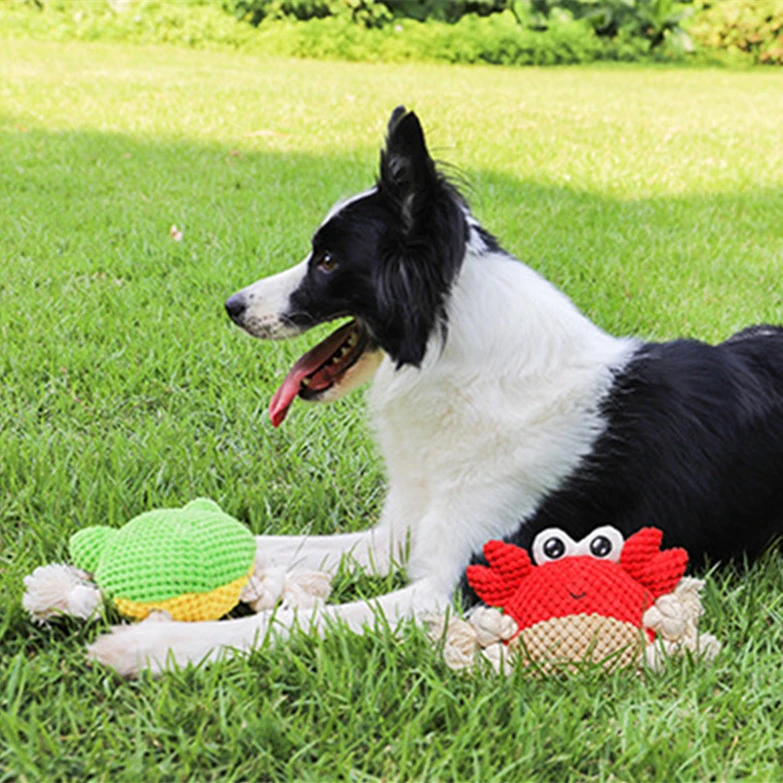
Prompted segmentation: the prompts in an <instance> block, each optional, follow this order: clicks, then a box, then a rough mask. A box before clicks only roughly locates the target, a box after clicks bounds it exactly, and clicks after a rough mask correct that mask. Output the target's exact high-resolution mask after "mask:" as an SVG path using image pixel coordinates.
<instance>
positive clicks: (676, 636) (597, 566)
mask: <svg viewBox="0 0 783 783" xmlns="http://www.w3.org/2000/svg"><path fill="white" fill-rule="evenodd" d="M662 538H663V534H662V533H661V531H660V530H658V529H656V528H643V529H642V530H640V531H638V532H637V533H635V534H633V535H632V536H630V537H629V538H628V540H626V541H624V540H623V537H622V535H621V534H620V532H619V531H618V530H616V529H615V528H613V527H610V526H604V527H601V528H598V529H597V530H594V531H593V532H592V533H591V534H590V535H589V536H587V537H586V538H584V539H582V540H581V541H578V542H575V541H573V540H572V539H571V538H570V537H569V536H568V534H567V533H565V532H563V531H562V530H559V529H558V528H549V529H547V530H544V531H543V532H541V533H539V535H538V536H536V538H535V540H534V541H533V546H532V553H533V558H534V560H535V565H534V564H533V562H532V561H531V559H530V557H529V556H528V553H527V552H526V551H525V550H523V549H520V548H518V547H516V546H513V545H512V544H506V543H504V542H502V541H490V542H489V543H487V544H486V545H485V547H484V556H485V558H486V560H487V562H488V564H489V565H488V566H483V565H473V566H469V567H468V569H467V579H468V583H469V584H470V586H471V587H472V588H473V589H474V590H475V592H476V594H477V595H478V597H479V598H480V599H481V600H482V601H484V603H485V604H486V606H485V607H480V608H477V609H476V610H475V611H474V612H473V614H472V615H471V616H470V618H469V619H468V620H467V621H465V620H461V619H456V618H455V619H451V620H449V621H447V620H446V619H445V618H436V619H435V620H434V622H433V623H432V625H431V633H432V634H433V636H435V637H436V638H443V639H444V656H445V660H446V663H447V664H448V665H449V666H450V667H451V668H452V669H465V668H468V667H470V666H473V665H474V661H475V659H476V657H477V655H478V656H482V657H484V658H485V659H487V660H488V661H489V662H490V663H491V664H492V666H493V668H494V669H495V671H497V672H504V673H509V672H510V671H511V670H512V669H513V665H511V664H512V663H513V661H515V660H517V659H519V660H520V661H521V663H522V665H523V666H531V665H532V666H534V667H535V668H537V669H538V670H539V671H541V672H542V673H549V672H552V671H554V670H562V669H564V668H565V669H573V668H575V667H576V666H577V665H578V664H579V663H584V662H592V663H598V664H601V665H603V666H604V667H605V668H614V667H626V666H631V665H640V664H641V663H642V662H643V661H644V662H646V663H647V665H648V666H650V667H651V668H660V666H661V665H662V663H663V661H664V660H665V659H666V658H667V657H668V656H671V655H676V654H681V653H682V652H684V651H685V650H688V651H690V652H692V653H695V654H697V655H700V656H701V657H703V658H705V659H707V660H710V659H712V658H713V657H714V656H715V655H716V654H717V652H718V651H719V650H720V643H719V642H718V640H717V639H716V638H715V637H714V636H712V635H710V634H700V633H699V632H698V620H699V617H700V616H701V615H702V613H703V609H702V606H701V600H700V597H699V593H700V591H701V589H702V587H703V586H704V582H703V581H702V580H699V579H692V578H688V577H686V578H683V575H684V573H685V568H686V566H687V563H688V555H687V553H686V552H685V550H684V549H666V550H663V551H661V548H660V545H661V541H662ZM500 610H502V612H501V611H500Z"/></svg>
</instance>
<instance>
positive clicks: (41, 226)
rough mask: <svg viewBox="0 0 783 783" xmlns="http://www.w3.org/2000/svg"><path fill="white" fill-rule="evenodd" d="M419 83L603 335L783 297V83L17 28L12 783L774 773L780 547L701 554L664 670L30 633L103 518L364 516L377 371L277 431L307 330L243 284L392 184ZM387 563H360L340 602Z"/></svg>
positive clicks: (452, 147) (370, 648) (10, 110)
mask: <svg viewBox="0 0 783 783" xmlns="http://www.w3.org/2000/svg"><path fill="white" fill-rule="evenodd" d="M401 102H405V103H406V104H407V105H408V106H410V107H411V108H414V109H415V110H416V111H417V112H418V113H419V114H420V116H421V118H422V120H423V122H424V123H425V126H426V128H427V129H428V131H429V140H430V144H431V147H432V149H433V151H434V153H435V154H436V155H437V156H438V157H440V158H442V159H444V160H448V161H450V162H452V163H454V164H456V165H457V166H458V167H459V168H460V169H461V171H462V172H463V174H464V175H465V176H466V177H467V179H468V180H469V181H470V182H471V183H472V185H473V187H474V192H473V194H472V201H473V203H474V207H475V211H476V212H477V214H478V215H479V217H480V218H481V219H482V220H483V221H484V222H485V224H486V225H487V227H488V228H489V229H490V230H492V231H493V232H495V233H496V234H498V235H499V236H500V237H501V239H502V240H503V242H504V244H505V245H506V247H508V249H510V250H511V251H513V252H514V253H516V254H517V255H518V256H519V257H520V258H522V259H523V260H525V261H526V262H527V263H529V264H531V265H532V266H534V267H535V268H536V269H539V270H540V271H541V272H542V273H544V274H545V275H546V276H548V277H549V278H550V279H552V280H553V281H554V282H555V283H557V284H558V285H560V286H561V287H563V288H564V289H565V290H566V291H567V292H568V293H569V294H570V295H571V296H572V297H573V298H574V300H575V301H576V302H577V303H578V304H579V306H580V307H582V308H583V309H584V310H585V311H586V312H588V313H589V314H590V315H591V316H592V317H593V318H594V319H596V320H597V321H598V322H599V323H600V324H601V325H603V326H604V327H605V328H607V329H609V330H611V331H615V332H621V333H634V334H638V335H642V336H646V337H652V338H656V339H665V338H668V337H673V336H675V335H680V334H687V335H692V336H696V337H701V338H705V339H709V340H715V339H719V338H722V337H725V336H726V335H728V334H729V333H730V332H732V331H733V330H736V329H738V328H740V327H741V326H743V325H746V324H748V323H751V322H754V321H761V320H768V321H774V322H783V283H781V272H783V217H782V216H783V73H780V72H774V71H752V72H743V73H734V72H730V71H723V70H695V69H694V70H678V69H668V68H610V67H605V68H584V69H550V70H537V69H517V70H506V69H500V68H492V69H489V68H480V67H473V68H455V67H436V66H414V65H409V66H383V65H372V66H368V65H351V64H341V63H328V64H324V63H318V62H305V61H280V60H258V59H254V58H251V57H247V56H240V55H235V54H231V53H228V52H224V53H205V52H193V51H184V50H177V49H174V48H133V47H123V46H119V45H117V46H108V45H101V46H99V45H86V44H71V45H68V44H44V43H35V44H33V43H27V42H22V41H13V42H11V41H3V42H2V49H1V50H0V373H1V374H2V385H0V588H1V589H2V594H3V596H4V607H5V611H4V612H3V613H2V614H1V615H0V780H17V779H25V780H31V781H36V780H83V779H106V780H133V781H138V780H144V781H147V780H158V779H164V780H171V779H199V780H200V779H216V780H221V781H224V780H247V779H259V780H265V779H349V778H350V779H352V780H375V779H384V780H411V779H417V780H436V779H439V780H448V779H458V780H481V781H487V780H509V781H520V780H528V779H546V780H554V781H561V780H566V779H574V780H592V779H599V780H607V779H609V780H629V781H636V780H645V779H659V780H705V779H719V780H725V779H737V778H741V777H747V778H751V779H755V780H772V779H780V778H781V777H783V739H782V738H783V709H781V683H782V682H783V656H782V655H781V648H783V628H782V626H781V624H782V621H783V616H782V615H783V600H782V598H781V596H783V573H782V572H781V568H780V563H779V557H778V556H777V555H775V554H770V555H768V556H767V557H766V558H764V560H763V561H762V562H761V563H760V564H758V565H756V566H754V567H753V568H750V569H749V570H747V571H739V570H732V571H723V572H719V573H717V574H714V575H712V576H711V577H710V584H709V589H708V592H707V596H706V603H707V610H708V614H707V617H706V618H705V622H704V627H705V628H706V629H708V630H710V631H712V632H713V633H715V634H717V636H718V637H719V638H720V639H721V640H722V641H723V642H724V644H725V648H726V649H725V651H724V653H723V654H722V655H721V656H720V657H719V658H718V660H717V661H716V662H715V663H714V665H712V666H710V667H703V666H700V665H698V664H695V663H693V662H689V661H684V662H677V663H674V664H672V665H671V666H670V667H669V668H668V669H667V670H666V671H665V672H663V673H662V674H660V675H655V676H651V677H647V678H645V679H639V678H636V677H633V676H630V675H627V674H613V675H606V676H599V675H595V674H586V675H583V676H578V677H573V678H571V679H568V680H557V679H554V680H549V681H544V682H536V681H531V680H527V679H525V678H524V677H523V676H522V675H521V674H520V675H515V676H514V677H513V678H512V679H511V680H510V682H508V683H507V682H505V681H503V682H500V681H498V680H496V679H495V678H494V677H493V676H491V675H488V674H486V673H483V674H482V673H478V674H476V675H474V676H472V677H464V676H460V675H456V674H454V673H452V672H451V671H449V670H448V669H447V668H446V667H445V665H444V664H443V663H442V662H441V661H440V660H439V659H438V656H437V654H436V653H435V652H434V651H433V650H432V649H431V647H430V646H429V644H428V642H427V640H426V638H425V636H424V634H423V633H422V632H421V631H419V630H418V629H416V628H413V627H406V628H405V629H404V630H403V632H402V634H401V635H400V636H394V635H393V634H392V632H391V630H389V629H386V630H381V631H379V632H378V633H377V634H376V635H368V636H365V637H363V638H361V637H355V636H352V635H351V634H349V633H347V632H335V633H333V634H331V635H329V636H328V637H327V638H326V639H325V640H313V639H309V638H297V639H295V640H293V641H292V642H290V643H287V644H285V645H284V646H282V647H281V648H280V649H277V650H269V649H265V650H260V651H257V652H256V653H254V654H253V655H252V656H250V657H249V658H247V659H239V660H233V661H230V662H227V663H225V664H222V665H220V666H213V667H211V668H208V669H203V670H187V671H184V672H179V673H176V674H172V675H167V676H165V677H163V678H162V679H160V680H158V681H154V680H152V679H149V678H142V679H141V680H140V681H136V682H124V681H121V680H118V679H117V678H116V677H115V676H113V675H112V673H111V672H109V671H106V670H103V669H101V668H91V667H88V666H87V664H86V663H85V660H84V657H83V649H84V645H85V643H86V642H88V641H90V640H91V639H93V638H94V637H95V636H96V635H97V634H98V633H99V632H100V631H101V630H105V625H103V624H100V623H95V624H93V625H91V626H88V627H86V628H85V627H83V626H80V625H78V624H76V623H74V624H69V625H64V626H60V627H58V628H55V629H48V630H47V629H44V630H42V629H39V628H37V627H34V626H32V625H31V624H30V623H29V622H27V620H26V618H25V615H24V613H23V612H22V609H21V606H20V599H21V594H22V578H23V577H24V575H25V574H27V573H29V572H30V571H31V570H32V569H33V568H34V567H35V566H37V565H40V564H42V563H46V562H50V561H53V560H59V559H63V558H64V557H65V545H66V542H67V538H68V536H69V535H70V534H71V533H73V532H74V531H75V530H77V529H79V528H80V527H82V526H85V525H88V524H101V523H107V524H112V525H120V524H122V523H123V522H124V521H127V520H128V519H130V518H131V517H132V516H133V515H135V514H137V513H140V512H142V511H144V510H146V509H148V508H150V507H152V506H160V505H166V504H177V505H179V504H182V503H184V502H186V501H187V500H189V499H191V498H193V497H195V496H198V495H208V496H211V497H213V498H215V499H216V500H218V501H219V502H221V503H222V504H223V506H224V508H225V509H226V510H227V511H229V512H231V513H232V514H234V515H236V516H237V517H239V518H240V519H242V520H244V521H246V522H247V523H248V524H249V525H250V526H251V528H252V529H253V530H254V531H255V532H265V531H270V532H271V531H274V532H289V531H293V530H302V529H303V528H308V529H311V530H312V531H314V532H319V533H323V532H332V531H340V530H354V529H357V528H359V527H362V526H364V525H367V524H369V523H371V522H372V521H373V520H375V519H376V517H377V515H378V511H379V508H380V505H381V502H382V498H383V492H384V479H383V474H382V466H381V464H380V462H379V457H378V454H377V451H376V450H375V448H374V446H373V444H372V441H371V439H370V438H369V436H368V434H367V429H366V427H365V425H364V423H363V413H364V403H363V398H362V395H361V394H356V395H354V396H353V397H352V398H350V399H347V400H342V401H340V402H339V403H337V404H336V405H334V406H332V407H328V408H327V407H324V408H315V407H307V406H304V405H301V404H299V405H296V406H295V409H294V410H293V411H292V414H291V416H290V417H289V419H288V420H287V421H286V423H285V425H284V426H283V427H282V428H281V429H280V430H273V429H272V427H271V426H270V425H269V423H268V422H267V420H266V414H265V410H266V405H267V402H268V400H269V397H270V395H271V393H272V391H273V389H274V387H275V385H276V383H278V382H279V380H280V379H281V378H282V376H283V374H284V372H285V371H286V369H287V367H288V366H289V365H290V363H291V362H292V360H293V359H294V357H295V356H296V355H298V354H299V353H301V352H302V350H303V346H310V345H312V344H313V343H314V341H315V339H316V338H315V337H314V336H312V335H310V336H307V337H305V338H303V339H302V340H299V341H297V342H296V344H292V345H286V344H262V343H259V342H255V341H253V340H251V339H250V338H249V337H247V336H246V335H244V334H243V333H241V332H240V331H239V330H238V329H236V328H234V327H232V326H231V325H230V323H229V322H228V319H227V318H226V317H225V315H224V313H223V311H222V303H223V300H224V299H225V297H226V296H227V295H229V294H230V293H232V292H233V291H235V290H236V289H238V288H240V287H242V286H243V285H246V284H247V283H249V282H252V281H253V280H255V279H257V278H258V277H260V276H262V275H264V274H268V273H270V272H273V271H276V270H279V269H282V268H284V267H285V266H287V265H289V264H291V263H292V262H294V261H297V260H299V259H300V258H301V257H302V256H303V255H304V253H305V252H306V251H307V248H308V242H309V238H310V234H311V231H312V229H313V228H314V227H315V226H316V225H317V224H318V222H319V221H320V219H321V217H322V216H323V213H324V211H325V210H326V209H327V208H328V207H329V206H330V205H331V203H332V202H333V201H334V200H335V199H337V198H338V197H340V196H344V195H349V194H351V193H352V192H355V191H356V190H358V189H360V188H363V187H366V186H367V185H368V184H369V183H371V182H372V179H373V176H374V170H375V165H376V161H377V151H378V147H379V144H380V140H381V137H382V134H383V131H384V127H385V121H386V119H387V116H388V113H389V111H390V110H391V108H392V107H393V106H395V105H396V104H398V103H401ZM172 224H176V225H177V226H178V227H180V228H181V229H182V230H183V231H184V239H183V241H182V242H180V243H176V242H173V241H172V240H171V239H170V237H169V229H170V227H171V225H172ZM394 579H395V580H396V581H399V579H400V576H399V575H397V577H395V578H394ZM387 581H390V580H387ZM387 586H388V585H387V584H386V582H381V580H371V579H366V578H362V579H359V578H356V577H352V576H350V575H348V574H345V575H343V576H342V577H341V578H340V579H339V580H338V585H337V591H336V597H337V598H338V599H339V598H345V597H347V596H354V595H357V594H371V593H373V592H375V593H377V592H380V591H382V590H385V589H386V588H387Z"/></svg>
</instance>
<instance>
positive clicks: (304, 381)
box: [300, 378, 310, 389]
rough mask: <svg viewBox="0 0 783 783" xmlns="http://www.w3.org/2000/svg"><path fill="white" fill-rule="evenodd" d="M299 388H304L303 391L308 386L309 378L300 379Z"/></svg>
mask: <svg viewBox="0 0 783 783" xmlns="http://www.w3.org/2000/svg"><path fill="white" fill-rule="evenodd" d="M300 385H301V386H304V387H305V389H306V388H307V387H308V386H309V385H310V379H309V378H302V380H301V382H300Z"/></svg>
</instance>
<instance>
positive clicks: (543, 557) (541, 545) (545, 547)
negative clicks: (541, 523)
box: [532, 527, 576, 565]
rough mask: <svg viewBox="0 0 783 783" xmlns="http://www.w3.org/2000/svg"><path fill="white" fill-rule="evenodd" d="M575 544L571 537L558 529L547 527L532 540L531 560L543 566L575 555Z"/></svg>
mask: <svg viewBox="0 0 783 783" xmlns="http://www.w3.org/2000/svg"><path fill="white" fill-rule="evenodd" d="M575 548H576V544H575V543H574V540H573V539H572V538H571V536H569V535H568V533H566V532H565V531H563V530H560V528H558V527H548V528H547V529H546V530H542V531H541V532H540V533H539V534H538V535H537V536H536V537H535V538H534V539H533V547H532V552H533V560H534V561H535V563H536V565H544V563H551V562H553V561H555V560H562V559H563V558H564V557H569V556H570V555H573V554H575Z"/></svg>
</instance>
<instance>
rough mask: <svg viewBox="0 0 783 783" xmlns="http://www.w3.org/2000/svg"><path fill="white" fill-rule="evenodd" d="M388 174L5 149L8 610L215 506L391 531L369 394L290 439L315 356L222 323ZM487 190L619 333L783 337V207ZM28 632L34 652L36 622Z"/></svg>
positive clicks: (232, 158)
mask: <svg viewBox="0 0 783 783" xmlns="http://www.w3.org/2000/svg"><path fill="white" fill-rule="evenodd" d="M0 127H6V128H8V127H11V124H10V122H9V121H1V120H0ZM376 155H377V151H376V150H374V149H370V148H368V149H361V150H355V151H352V152H349V153H346V154H345V155H344V156H313V155H305V154H300V153H280V152H259V151H254V150H252V149H247V148H245V147H242V148H241V149H236V150H235V149H231V148H229V147H228V146H223V145H204V144H197V143H192V142H184V141H154V142H147V141H144V140H140V139H137V138H131V137H128V136H122V135H112V134H101V133H93V132H63V133H49V132H44V131H41V130H39V129H35V128H33V129H29V130H26V131H25V132H22V131H21V130H19V129H16V130H11V131H8V130H6V131H2V132H0V259H2V260H3V264H4V267H5V269H4V272H3V275H2V276H0V340H1V341H2V343H3V346H4V350H3V351H2V352H0V372H1V373H2V376H3V378H4V384H3V386H2V390H0V411H2V412H0V453H2V454H3V455H4V456H3V458H2V459H0V485H2V486H3V487H4V488H5V492H4V493H3V494H2V495H0V551H2V553H3V554H2V561H0V562H2V573H1V574H0V582H3V583H4V584H3V587H4V592H5V593H6V594H9V595H12V596H14V598H15V599H18V597H19V596H20V594H21V578H22V576H23V575H24V574H25V573H28V572H29V571H30V570H32V568H33V567H35V565H38V564H40V563H41V562H46V561H47V560H50V559H53V558H54V557H56V556H61V555H62V554H63V548H64V542H65V540H66V539H67V536H68V535H69V534H70V532H72V531H73V530H74V529H75V528H77V527H80V526H83V525H86V524H95V523H109V524H120V523H121V522H122V521H125V520H127V519H130V518H131V517H132V516H133V515H135V514H137V513H139V512H140V511H142V510H145V509H146V508H149V507H152V506H157V505H164V504H179V503H182V502H184V501H185V500H187V499H188V498H190V497H193V496H196V495H200V494H208V495H211V496H213V497H216V498H219V499H221V500H222V501H223V502H224V505H225V506H226V508H227V510H228V511H230V512H231V513H233V514H235V515H236V516H238V517H240V518H242V519H243V520H245V521H247V522H248V524H250V525H251V527H252V528H253V529H254V530H255V531H257V532H258V531H263V530H268V529H276V530H280V525H281V524H282V525H283V530H280V532H286V531H288V530H293V529H295V528H302V527H305V528H309V529H311V530H313V531H314V532H331V531H333V530H341V529H355V528H357V527H362V526H364V525H366V524H367V522H368V521H371V520H372V519H373V518H374V517H375V515H377V511H378V508H379V507H380V503H381V499H382V495H383V476H382V473H381V466H380V464H379V459H378V455H377V453H376V452H375V450H374V447H373V445H372V443H371V441H370V439H369V437H368V436H367V434H366V431H365V427H364V426H363V424H362V421H361V418H362V417H361V416H357V415H356V413H357V410H361V408H362V407H363V402H362V397H361V395H355V396H354V397H353V398H351V399H347V400H343V401H341V402H339V403H338V404H336V405H335V406H334V407H332V408H331V409H328V410H326V409H321V408H308V409H305V408H304V406H300V407H299V408H298V410H296V411H295V412H294V415H293V416H292V421H291V422H289V423H287V425H286V427H285V428H283V429H282V430H281V431H272V430H271V428H269V426H268V424H267V423H266V421H265V417H264V408H265V405H266V401H267V400H268V398H269V396H270V395H271V393H272V390H273V389H274V386H275V385H276V383H278V382H279V380H280V378H281V377H282V376H283V374H284V372H285V370H286V368H287V367H288V366H289V365H290V363H291V362H292V361H293V359H294V357H295V355H296V354H297V353H298V352H300V351H301V345H302V343H306V344H307V345H310V344H311V343H312V338H305V339H304V340H303V341H302V342H298V343H297V345H294V346H288V345H275V346H261V345H260V344H259V343H257V342H254V341H252V340H249V339H246V337H245V336H244V335H242V334H241V333H239V332H238V331H237V330H236V329H234V328H233V327H232V326H231V325H230V324H229V323H228V321H227V319H226V318H225V315H224V313H223V311H222V303H223V301H224V299H225V297H226V296H227V295H229V294H230V293H232V292H233V291H234V290H236V289H237V288H239V287H241V286H243V285H246V284H247V283H249V282H251V281H252V280H254V279H256V278H258V277H261V276H263V275H265V274H269V273H270V272H273V271H277V270H279V269H281V268H283V267H285V266H287V265H289V264H290V263H292V262H294V261H296V260H298V259H300V258H301V257H302V256H303V255H304V254H305V253H306V252H307V248H308V244H309V238H310V234H311V232H312V230H313V229H314V228H315V227H316V226H317V225H318V223H319V221H320V219H321V217H322V216H323V214H324V212H325V211H326V209H327V208H328V207H329V206H330V205H331V204H332V203H333V202H334V201H335V200H336V199H337V198H339V197H341V196H345V195H349V194H350V193H352V192H356V191H357V190H359V189H362V188H364V187H366V186H367V185H368V184H369V183H371V182H372V180H373V177H374V173H375V170H374V166H375V160H376ZM466 176H467V178H468V180H469V181H471V182H473V183H474V185H475V192H476V193H475V195H474V197H473V199H472V200H473V201H474V205H475V206H476V211H477V214H478V215H479V216H480V218H481V219H482V220H483V221H484V223H485V224H486V226H487V227H488V228H489V229H490V230H491V231H493V232H495V233H497V234H498V236H499V237H500V239H501V241H502V242H503V243H504V245H505V246H506V247H507V248H508V249H509V250H510V251H512V252H514V253H515V254H517V255H518V256H519V257H520V258H522V259H523V260H525V261H526V262H527V263H529V264H530V265H531V266H533V267H534V268H537V269H538V270H540V271H541V272H542V273H543V274H544V275H545V276H547V277H549V278H550V279H551V280H552V281H553V282H554V283H556V284H557V285H559V286H561V287H562V288H563V289H564V290H565V291H566V292H567V293H568V294H569V295H571V296H572V298H574V300H575V301H576V303H577V304H578V305H579V306H580V307H581V308H582V309H584V310H586V311H587V312H588V313H589V314H590V315H591V316H592V317H593V318H595V319H596V320H597V321H598V322H599V323H600V324H602V325H603V326H604V327H605V328H607V329H609V330H610V331H613V332H618V333H638V334H642V335H649V336H653V337H656V338H666V337H670V336H674V335H676V334H678V333H689V334H693V335H696V336H700V337H704V338H706V339H718V338H721V337H724V336H726V335H727V334H728V333H730V332H731V331H733V330H735V329H738V328H740V327H741V326H743V325H745V324H747V323H749V322H754V321H762V320H766V321H778V322H780V321H783V290H782V289H781V286H780V282H779V276H780V269H781V261H783V222H781V221H780V220H779V216H780V214H783V188H780V189H768V190H755V191H753V190H749V191H744V192H741V193H728V194H701V195H694V196H685V197H683V196H676V197H661V198H653V199H639V200H630V201H629V200H617V199H612V198H609V197H606V196H605V195H601V194H595V193H588V192H581V191H577V190H573V189H569V188H564V187H562V186H552V185H549V184H546V183H541V182H535V181H530V180H517V179H514V178H512V177H508V176H505V175H501V174H498V173H496V172H491V171H472V170H468V171H467V172H466ZM173 224H176V225H177V226H178V227H179V228H180V229H181V230H183V231H184V238H183V240H182V241H181V242H175V241H173V240H172V239H171V237H170V234H169V230H170V227H171V226H172V225H173ZM297 346H298V347H297ZM335 422H336V425H335ZM324 425H327V426H324ZM346 487H350V488H351V491H350V492H346ZM280 520H284V523H281V522H279V521H280ZM10 622H11V624H12V625H14V626H16V630H17V631H18V632H19V633H20V634H21V635H25V634H26V633H27V628H26V625H25V624H24V623H23V618H22V616H21V612H20V611H19V610H18V609H15V610H14V620H13V621H10ZM10 633H11V635H12V636H13V631H11V632H10ZM0 635H3V633H2V631H0ZM12 646H13V645H12Z"/></svg>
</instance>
